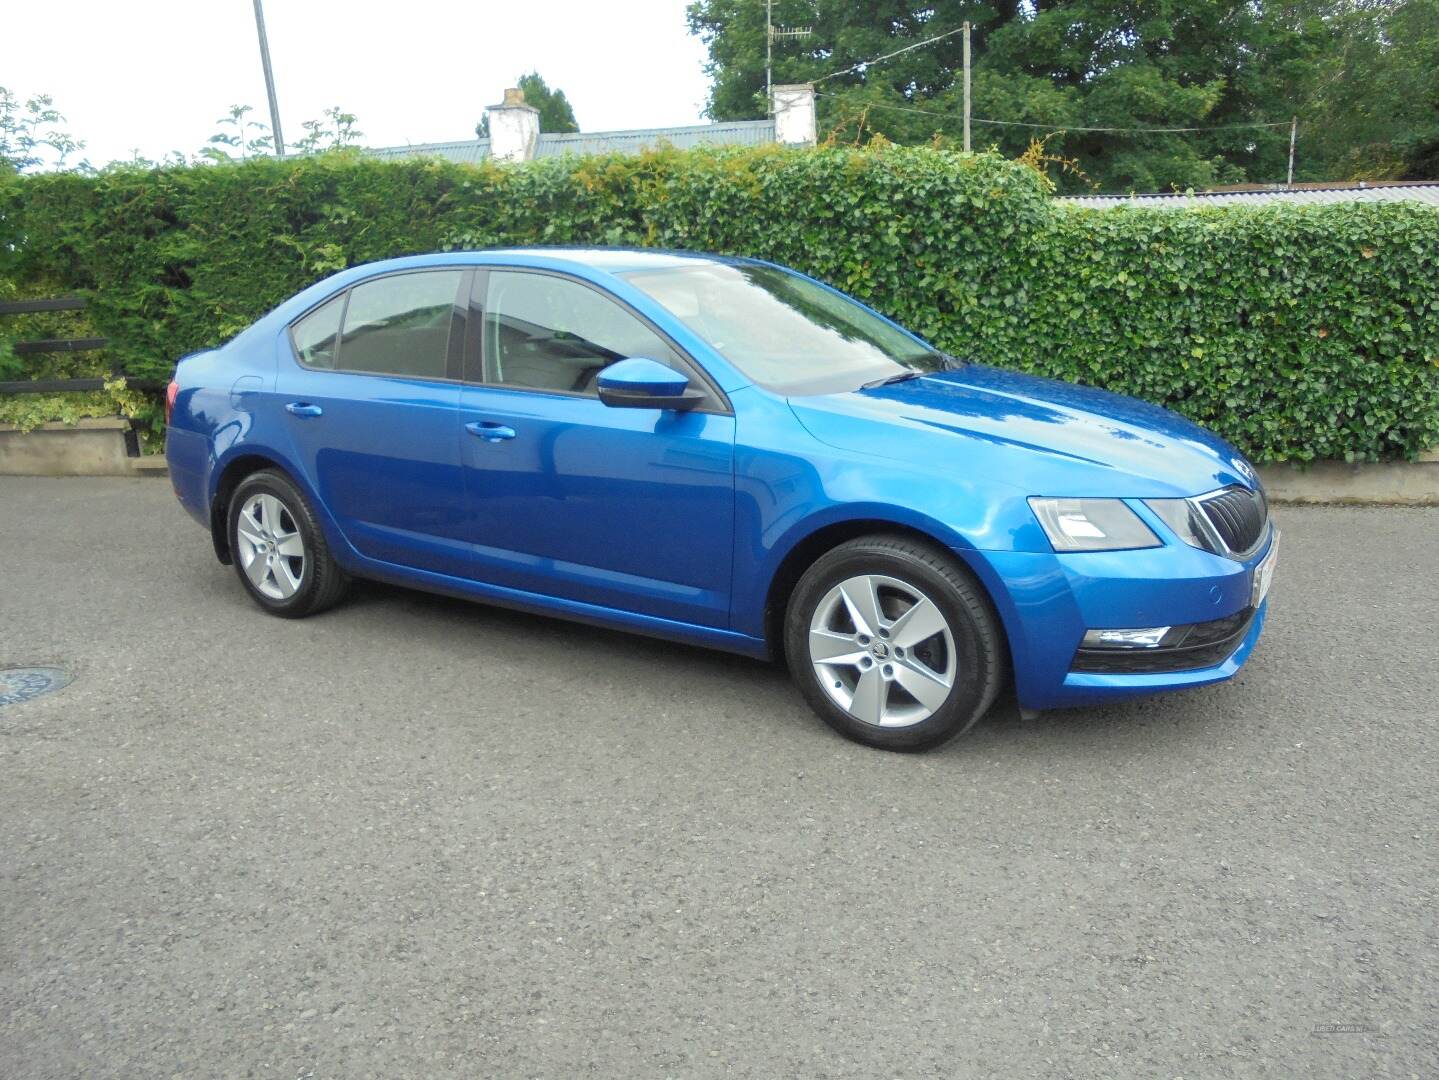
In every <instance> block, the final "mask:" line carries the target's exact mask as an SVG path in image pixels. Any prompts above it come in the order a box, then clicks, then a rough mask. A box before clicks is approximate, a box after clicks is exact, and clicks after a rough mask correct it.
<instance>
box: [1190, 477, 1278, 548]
mask: <svg viewBox="0 0 1439 1080" xmlns="http://www.w3.org/2000/svg"><path fill="white" fill-rule="evenodd" d="M1199 509H1200V510H1201V511H1203V513H1204V516H1205V518H1206V519H1207V520H1208V521H1209V524H1210V525H1211V526H1212V527H1213V529H1214V532H1215V534H1216V535H1217V536H1218V537H1219V539H1220V540H1221V541H1222V542H1223V543H1224V546H1225V547H1226V548H1228V552H1227V554H1232V555H1243V554H1244V553H1246V552H1248V551H1250V550H1251V549H1252V548H1253V547H1254V545H1255V544H1257V543H1259V539H1260V537H1262V536H1263V535H1264V526H1265V524H1266V523H1267V522H1268V521H1269V504H1268V502H1267V501H1266V500H1265V498H1264V492H1263V491H1260V490H1258V489H1257V488H1256V489H1255V490H1253V491H1250V490H1249V489H1248V488H1242V487H1230V488H1225V489H1223V490H1222V491H1220V492H1219V493H1218V494H1216V495H1210V496H1209V497H1207V498H1205V499H1203V500H1201V501H1200V503H1199Z"/></svg>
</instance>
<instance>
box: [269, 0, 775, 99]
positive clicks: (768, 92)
mask: <svg viewBox="0 0 1439 1080" xmlns="http://www.w3.org/2000/svg"><path fill="white" fill-rule="evenodd" d="M259 2H260V0H255V3H257V4H258V3H259ZM764 100H765V109H766V110H767V111H768V112H769V114H770V115H771V116H773V115H774V0H764Z"/></svg>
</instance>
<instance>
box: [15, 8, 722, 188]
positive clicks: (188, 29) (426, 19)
mask: <svg viewBox="0 0 1439 1080" xmlns="http://www.w3.org/2000/svg"><path fill="white" fill-rule="evenodd" d="M5 7H6V10H5V15H4V17H3V19H0V86H5V87H7V88H9V90H10V91H11V92H12V93H14V94H15V95H16V96H17V97H20V98H21V99H22V100H23V99H24V98H28V97H31V96H33V95H35V94H50V95H51V96H52V97H54V99H55V107H56V108H57V109H59V111H60V112H61V113H62V114H64V116H65V118H66V123H65V124H64V125H63V126H64V128H65V130H66V131H68V133H69V134H70V135H72V136H74V137H75V138H77V139H82V140H84V141H85V143H86V147H85V149H84V150H83V151H81V153H80V154H79V155H77V156H76V157H75V158H72V159H71V164H74V163H75V162H76V161H77V160H79V159H80V158H88V159H89V161H90V162H91V163H92V164H94V165H97V166H98V165H103V164H105V163H106V162H109V161H111V160H115V159H129V158H130V157H131V156H132V154H133V153H134V152H135V151H139V153H140V155H141V156H143V157H147V158H152V159H158V158H161V157H163V156H164V155H165V154H167V153H168V152H169V151H171V150H180V151H183V152H184V153H185V154H187V155H189V154H192V153H195V152H196V151H198V150H199V149H200V148H201V147H203V146H204V145H205V144H206V142H207V140H208V139H209V137H210V136H211V135H212V134H214V133H215V132H216V131H218V130H221V128H220V127H218V126H217V124H216V121H217V120H218V119H219V118H220V117H222V116H224V115H225V114H226V113H227V112H228V110H229V108H230V106H231V105H236V104H247V105H253V106H254V111H253V112H252V113H251V114H250V117H251V118H252V119H259V120H262V121H264V122H265V123H267V124H268V122H269V113H268V105H267V103H266V98H265V82H264V75H263V72H262V69H261V66H260V54H259V47H258V45H257V42H256V35H255V15H254V6H253V0H46V2H45V3H27V4H19V3H17V4H7V5H5ZM264 8H265V25H266V29H267V31H268V34H269V39H270V57H271V60H272V62H273V64H274V69H275V87H276V92H277V94H278V96H279V102H280V119H281V130H282V131H283V133H284V136H285V139H286V141H287V142H293V141H295V140H296V139H298V138H299V137H300V136H301V135H302V134H303V130H302V128H301V122H302V121H305V120H312V119H318V118H320V116H321V113H322V112H323V110H324V109H325V108H326V107H328V106H332V105H338V106H341V107H342V108H343V109H344V110H345V111H346V112H351V113H354V114H355V115H356V117H358V121H357V125H356V126H357V127H358V128H359V129H360V130H361V131H362V132H364V138H363V139H362V140H361V141H362V142H363V143H364V144H365V145H367V146H401V145H405V144H406V143H420V142H445V141H451V140H458V139H467V138H473V137H474V132H475V124H476V123H478V122H479V120H480V118H481V117H482V116H483V115H484V107H485V106H486V105H494V104H497V103H498V102H499V101H500V99H501V98H502V97H503V94H504V90H505V87H507V86H513V85H515V80H516V78H517V77H518V76H519V75H521V74H523V73H525V72H528V71H531V70H538V71H539V73H540V74H541V75H543V76H544V78H545V80H546V82H548V83H549V85H550V86H551V87H558V88H560V89H562V90H564V92H565V95H566V96H567V97H568V98H569V100H570V104H571V105H572V106H573V108H574V110H575V117H576V118H577V119H578V120H579V123H580V128H581V130H583V131H608V130H611V129H615V128H645V127H666V126H670V125H679V124H696V123H703V122H705V121H704V119H703V118H702V117H701V115H700V113H701V110H702V109H703V108H704V101H705V97H706V95H707V93H708V89H709V81H708V79H707V78H706V77H705V74H704V70H703V65H704V61H705V51H704V47H703V45H702V44H701V42H700V41H699V39H698V38H695V37H691V36H690V34H689V33H688V31H687V28H686V26H685V15H684V11H685V0H619V2H600V0H509V2H494V0H468V2H464V0H458V2H457V0H403V2H401V3H395V2H393V0H391V2H376V0H348V2H343V0H264Z"/></svg>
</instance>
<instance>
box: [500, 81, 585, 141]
mask: <svg viewBox="0 0 1439 1080" xmlns="http://www.w3.org/2000/svg"><path fill="white" fill-rule="evenodd" d="M516 85H518V86H519V88H520V89H521V90H523V91H524V94H525V104H527V105H533V106H534V107H535V108H536V109H539V110H540V130H541V131H544V132H558V131H579V130H580V125H579V123H578V122H577V121H576V120H575V110H574V109H572V108H571V107H570V103H569V100H568V99H567V98H566V97H565V92H564V91H563V90H560V89H554V90H551V89H550V88H549V86H548V85H546V83H545V80H544V79H543V78H541V77H540V73H539V72H538V71H532V72H530V73H529V74H528V75H521V76H520V77H519V79H518V81H517V83H516ZM475 134H476V135H478V136H479V137H480V138H482V139H488V138H489V137H490V118H489V117H488V116H486V117H484V118H483V119H482V120H481V121H480V122H479V123H478V124H477V125H476V126H475Z"/></svg>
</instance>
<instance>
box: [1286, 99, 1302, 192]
mask: <svg viewBox="0 0 1439 1080" xmlns="http://www.w3.org/2000/svg"><path fill="white" fill-rule="evenodd" d="M1298 137H1299V117H1297V116H1296V117H1294V118H1293V119H1292V120H1290V121H1289V180H1288V182H1287V186H1288V187H1293V186H1294V141H1295V140H1296V139H1297V138H1298Z"/></svg>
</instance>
